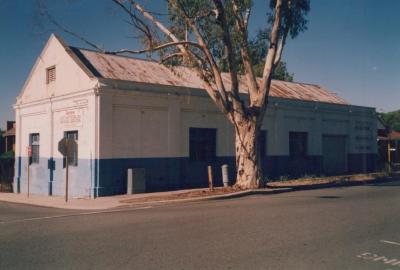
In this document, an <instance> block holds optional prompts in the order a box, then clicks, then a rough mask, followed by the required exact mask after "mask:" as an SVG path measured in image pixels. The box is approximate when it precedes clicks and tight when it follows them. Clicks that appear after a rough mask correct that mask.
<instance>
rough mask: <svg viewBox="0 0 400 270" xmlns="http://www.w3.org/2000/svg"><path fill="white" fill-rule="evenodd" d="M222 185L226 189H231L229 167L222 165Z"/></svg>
mask: <svg viewBox="0 0 400 270" xmlns="http://www.w3.org/2000/svg"><path fill="white" fill-rule="evenodd" d="M221 168H222V183H224V187H229V175H228V165H226V164H224V165H222V167H221Z"/></svg>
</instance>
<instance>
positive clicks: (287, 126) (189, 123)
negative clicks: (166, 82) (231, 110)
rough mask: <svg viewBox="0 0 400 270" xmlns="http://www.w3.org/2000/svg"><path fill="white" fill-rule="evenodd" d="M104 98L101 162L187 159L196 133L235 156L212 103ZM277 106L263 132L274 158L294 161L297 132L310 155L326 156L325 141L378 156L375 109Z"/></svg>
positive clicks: (124, 94)
mask: <svg viewBox="0 0 400 270" xmlns="http://www.w3.org/2000/svg"><path fill="white" fill-rule="evenodd" d="M102 93H106V94H105V95H102V96H101V99H102V100H105V99H106V100H107V101H106V102H104V103H105V104H103V103H102V106H103V107H102V109H103V110H104V108H105V107H106V108H107V109H106V112H104V111H102V113H101V114H102V117H101V124H100V125H101V126H103V129H102V132H103V133H101V136H100V137H101V149H102V150H101V151H102V154H101V155H100V157H101V158H139V157H187V156H189V128H190V127H202V128H217V129H218V131H217V156H233V155H234V133H233V127H232V126H231V124H230V123H229V122H228V121H227V120H226V118H225V116H224V115H222V114H221V113H220V112H219V111H217V109H216V107H215V106H214V104H212V102H211V101H210V99H209V98H208V97H200V96H179V95H172V94H160V93H158V94H155V93H149V92H140V91H122V90H115V89H103V90H102ZM271 100H272V101H273V102H271V103H270V104H271V105H270V107H269V108H268V110H267V114H266V117H265V120H264V124H263V127H262V129H264V130H267V131H268V133H267V134H268V135H267V136H268V139H267V144H268V145H267V151H268V155H271V156H280V155H289V132H291V131H297V132H308V134H309V135H308V138H309V144H308V145H309V149H308V153H309V154H310V155H321V154H322V136H323V135H344V136H346V138H347V144H348V153H354V154H356V153H376V143H375V134H376V128H375V126H376V122H375V121H376V117H375V111H374V109H371V108H364V107H354V106H343V105H334V104H316V103H310V102H299V101H294V100H284V99H276V98H275V99H273V98H271ZM110 103H112V106H110ZM104 134H106V135H105V136H104ZM361 136H363V137H361Z"/></svg>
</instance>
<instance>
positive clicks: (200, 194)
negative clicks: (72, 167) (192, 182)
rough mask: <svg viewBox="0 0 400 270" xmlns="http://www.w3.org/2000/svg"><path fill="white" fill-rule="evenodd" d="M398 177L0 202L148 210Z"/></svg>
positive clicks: (13, 197)
mask: <svg viewBox="0 0 400 270" xmlns="http://www.w3.org/2000/svg"><path fill="white" fill-rule="evenodd" d="M399 180H400V177H398V176H395V177H379V175H377V174H370V175H353V176H340V177H339V176H338V177H331V178H321V179H309V180H307V179H303V180H294V181H283V182H271V183H269V184H268V188H264V189H254V190H244V191H241V190H234V189H232V188H231V189H222V188H216V189H215V190H214V191H213V192H210V191H209V189H207V188H200V189H186V190H177V191H165V192H153V193H141V194H133V195H117V196H108V197H99V198H96V199H89V198H86V199H85V198H79V199H78V198H69V200H68V202H65V198H64V197H61V196H42V195H30V196H29V198H28V197H27V195H26V194H15V193H0V201H1V202H10V203H19V204H28V205H35V206H41V207H51V208H61V209H71V210H107V209H116V208H124V207H125V208H127V207H135V208H139V207H148V206H154V205H161V204H167V203H183V202H195V201H206V200H222V199H231V198H238V197H243V196H248V195H254V194H264V195H268V194H276V193H282V192H291V191H298V190H306V189H319V188H329V187H340V186H354V185H364V184H382V183H385V182H392V181H399Z"/></svg>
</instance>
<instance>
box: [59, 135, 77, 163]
mask: <svg viewBox="0 0 400 270" xmlns="http://www.w3.org/2000/svg"><path fill="white" fill-rule="evenodd" d="M69 135H76V136H74V138H73V139H74V140H75V141H76V143H77V149H76V155H75V156H74V157H72V158H71V157H69V159H68V163H69V166H72V167H78V165H79V162H78V160H79V159H78V157H79V145H78V139H79V131H78V130H66V131H64V138H68V136H69ZM66 163H67V161H66V158H65V157H63V168H65V167H66Z"/></svg>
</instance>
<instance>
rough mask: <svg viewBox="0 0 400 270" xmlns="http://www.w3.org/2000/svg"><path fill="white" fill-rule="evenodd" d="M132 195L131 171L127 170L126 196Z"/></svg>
mask: <svg viewBox="0 0 400 270" xmlns="http://www.w3.org/2000/svg"><path fill="white" fill-rule="evenodd" d="M132 193H133V170H132V169H128V175H127V183H126V194H128V195H132Z"/></svg>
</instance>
